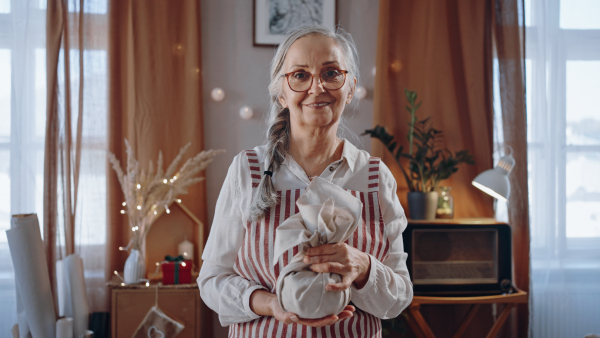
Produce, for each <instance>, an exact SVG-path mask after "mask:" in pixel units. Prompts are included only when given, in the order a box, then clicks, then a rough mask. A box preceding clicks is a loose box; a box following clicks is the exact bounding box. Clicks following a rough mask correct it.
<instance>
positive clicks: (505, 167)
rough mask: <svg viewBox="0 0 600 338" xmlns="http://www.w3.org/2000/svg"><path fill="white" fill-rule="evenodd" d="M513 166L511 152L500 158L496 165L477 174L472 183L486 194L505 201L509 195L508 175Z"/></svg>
mask: <svg viewBox="0 0 600 338" xmlns="http://www.w3.org/2000/svg"><path fill="white" fill-rule="evenodd" d="M514 166H515V159H514V158H513V157H512V155H511V154H509V155H506V156H504V157H502V158H501V159H500V161H499V162H498V165H496V167H495V168H493V169H488V170H486V171H484V172H482V173H481V174H479V175H477V177H475V179H474V180H473V182H471V183H473V185H474V186H475V187H477V188H478V189H480V190H482V191H483V192H485V193H487V194H488V195H490V196H492V197H495V198H497V199H499V200H502V201H506V200H507V199H508V196H510V182H509V180H508V175H509V174H510V172H511V171H512V168H513V167H514Z"/></svg>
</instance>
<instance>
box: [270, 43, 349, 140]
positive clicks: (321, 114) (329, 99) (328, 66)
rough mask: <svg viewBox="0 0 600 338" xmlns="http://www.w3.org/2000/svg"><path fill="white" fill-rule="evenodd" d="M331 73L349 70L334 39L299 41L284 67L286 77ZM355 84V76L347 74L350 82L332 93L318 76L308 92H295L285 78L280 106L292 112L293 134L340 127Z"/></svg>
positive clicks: (292, 49)
mask: <svg viewBox="0 0 600 338" xmlns="http://www.w3.org/2000/svg"><path fill="white" fill-rule="evenodd" d="M329 70H334V71H335V70H347V64H346V60H345V59H344V57H343V54H342V51H341V49H340V48H339V47H338V46H337V44H336V43H335V41H334V40H333V39H331V38H329V37H326V36H322V35H317V34H315V35H309V36H305V37H302V38H300V39H298V40H296V42H294V43H293V44H292V46H291V47H290V49H289V50H288V52H287V55H286V57H285V60H284V63H283V67H282V73H283V74H287V73H290V72H296V71H304V72H308V73H311V74H322V73H323V72H326V71H329ZM290 76H291V75H290ZM355 82H356V80H355V79H354V77H353V76H352V75H351V74H346V81H345V82H344V85H343V86H342V87H341V88H340V89H337V90H329V89H325V88H324V87H323V85H322V83H321V81H320V79H319V77H318V76H314V77H313V80H312V83H311V85H310V88H309V89H308V90H307V91H305V92H295V91H293V90H292V89H291V88H290V86H289V85H288V80H287V79H285V78H284V79H283V81H282V83H281V85H282V95H281V97H280V98H279V102H280V103H281V105H282V106H283V107H284V108H289V110H290V122H291V124H292V131H293V130H294V129H296V128H298V127H299V128H303V129H304V128H319V127H334V126H337V124H338V122H339V120H340V116H341V115H342V112H343V111H344V107H345V106H346V104H348V103H350V101H351V100H352V96H353V95H354V88H355Z"/></svg>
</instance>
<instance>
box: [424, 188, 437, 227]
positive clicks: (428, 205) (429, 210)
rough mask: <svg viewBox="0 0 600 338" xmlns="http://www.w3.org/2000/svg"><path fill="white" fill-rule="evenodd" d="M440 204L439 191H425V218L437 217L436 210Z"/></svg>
mask: <svg viewBox="0 0 600 338" xmlns="http://www.w3.org/2000/svg"><path fill="white" fill-rule="evenodd" d="M437 204H438V193H437V191H430V192H426V193H425V219H427V220H432V219H435V212H436V211H437Z"/></svg>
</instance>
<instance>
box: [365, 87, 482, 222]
mask: <svg viewBox="0 0 600 338" xmlns="http://www.w3.org/2000/svg"><path fill="white" fill-rule="evenodd" d="M404 93H405V95H406V99H407V101H408V105H407V106H406V109H407V110H408V112H409V113H410V120H409V122H408V126H409V131H408V135H407V139H408V148H407V149H406V150H405V149H404V147H403V146H401V145H400V146H399V145H398V143H397V142H396V141H395V140H394V136H392V135H390V134H388V133H387V131H386V130H385V128H384V127H382V126H379V125H377V126H375V128H373V129H368V130H365V132H364V133H363V135H366V134H369V135H371V137H374V138H377V139H379V140H380V141H381V142H382V143H383V144H384V145H385V146H386V148H387V149H388V150H389V151H390V153H391V154H392V155H393V156H394V159H395V160H396V162H397V163H398V165H399V166H400V169H401V170H402V175H403V176H404V179H405V180H406V184H407V185H408V189H409V190H410V192H409V193H408V208H409V210H410V217H411V218H412V219H434V218H435V211H436V207H437V198H438V196H437V188H438V185H439V183H440V182H441V181H443V180H445V179H447V178H449V177H450V176H452V174H454V173H455V172H457V171H458V165H459V164H461V163H467V164H475V161H474V160H473V155H471V154H469V151H468V150H461V151H457V152H455V153H454V154H453V153H452V152H451V151H450V150H448V149H445V148H444V149H438V145H439V144H440V143H441V141H442V138H443V135H442V131H440V130H437V129H434V128H433V127H432V122H431V118H430V117H426V118H424V119H422V120H417V110H418V109H419V107H420V106H421V102H419V103H416V101H417V93H416V92H414V91H409V90H407V89H405V90H404ZM402 159H404V161H402ZM402 162H406V168H405V166H404V165H403V163H402Z"/></svg>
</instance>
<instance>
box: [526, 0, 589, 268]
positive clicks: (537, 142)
mask: <svg viewBox="0 0 600 338" xmlns="http://www.w3.org/2000/svg"><path fill="white" fill-rule="evenodd" d="M562 1H564V0H562ZM530 7H533V6H530ZM546 10H547V11H546V21H545V22H546V24H547V27H545V29H546V30H547V31H548V32H549V33H548V34H546V43H547V44H548V45H549V46H547V49H548V50H553V51H555V53H556V54H555V55H556V56H557V57H556V58H550V59H549V60H544V61H548V62H550V64H549V65H547V64H546V63H543V62H536V56H537V55H536V54H537V53H536V51H537V49H538V47H539V46H538V44H539V43H538V41H537V36H538V35H537V30H538V28H537V27H536V26H535V24H536V22H537V20H536V11H535V8H534V9H533V11H532V13H531V23H532V26H527V27H526V28H525V29H526V32H525V36H526V54H525V55H526V58H527V60H530V61H531V65H532V70H531V74H532V75H533V74H535V73H534V72H546V71H547V69H548V68H549V69H553V70H557V72H556V74H550V76H551V77H552V78H550V79H546V83H544V84H536V83H535V82H534V81H536V79H537V77H536V76H532V79H531V81H532V83H531V84H532V87H533V88H535V87H539V86H540V85H543V86H546V84H550V86H549V87H547V89H546V92H544V93H543V95H542V94H540V91H532V93H531V100H532V102H531V103H530V102H528V103H527V104H528V106H529V105H530V104H533V105H535V104H546V105H547V106H548V108H549V109H552V110H553V114H549V116H540V115H542V114H536V112H540V110H537V111H533V110H529V109H528V111H527V114H528V115H529V114H532V116H530V119H528V120H529V121H528V122H529V123H532V124H543V125H547V126H548V128H546V129H547V130H546V131H545V135H528V150H529V153H530V154H529V156H541V157H544V158H545V160H543V161H542V160H538V161H536V162H537V163H543V164H545V165H546V166H548V167H550V168H555V169H556V170H554V171H553V172H552V173H551V175H552V176H551V177H550V179H548V177H546V178H544V177H542V178H540V177H539V176H540V175H529V180H530V183H529V185H530V191H531V190H533V189H531V187H532V185H533V186H544V185H545V186H546V189H550V190H549V191H547V193H549V194H552V196H554V205H553V206H548V205H541V204H545V202H546V201H547V199H543V200H542V201H536V199H534V200H533V201H532V202H534V203H530V204H531V206H532V207H533V208H534V211H541V210H546V211H548V209H550V211H551V209H553V208H554V209H555V210H554V213H553V214H552V215H544V216H542V215H534V216H537V218H539V219H537V220H536V221H537V222H540V223H542V224H543V223H544V222H556V223H555V224H556V226H557V227H556V228H557V234H556V236H546V240H548V241H558V243H551V244H548V243H546V244H542V245H541V246H534V245H532V247H531V254H532V264H533V265H535V264H534V262H535V257H536V256H537V257H541V256H542V255H544V254H548V248H557V249H558V252H556V253H555V254H556V257H564V259H565V263H567V264H569V265H572V266H578V268H583V269H585V268H586V267H584V266H581V265H580V264H578V259H580V258H584V257H585V258H589V257H600V237H595V238H569V237H567V192H566V191H567V156H568V155H569V154H572V153H580V152H589V153H598V154H600V145H574V144H568V143H567V139H566V130H567V106H566V93H567V92H566V90H567V62H569V61H582V60H593V61H600V29H565V28H561V27H560V0H557V1H548V2H547V4H546ZM528 90H529V88H528ZM554 93H560V94H562V95H555V94H554ZM547 97H549V98H550V99H552V100H553V101H552V102H545V103H542V102H543V101H544V100H546V98H547ZM548 118H550V119H551V120H548ZM531 130H532V129H529V128H528V132H529V131H531ZM540 169H541V168H538V170H540ZM529 171H530V173H532V172H535V169H534V170H533V171H532V168H531V167H530V168H529ZM542 176H543V175H542ZM552 182H556V184H551V183H552ZM535 203H538V204H539V205H534V204H535ZM532 230H533V229H532ZM532 244H533V241H532ZM590 268H597V267H591V266H590Z"/></svg>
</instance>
